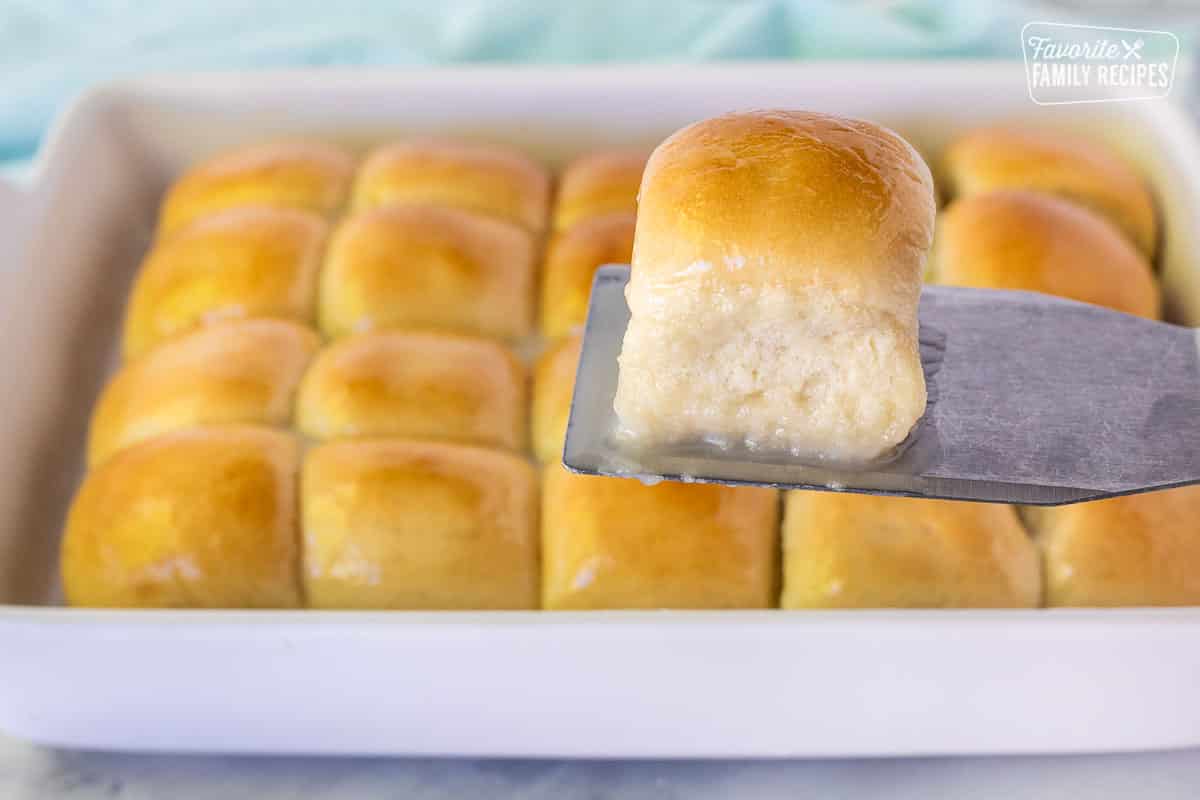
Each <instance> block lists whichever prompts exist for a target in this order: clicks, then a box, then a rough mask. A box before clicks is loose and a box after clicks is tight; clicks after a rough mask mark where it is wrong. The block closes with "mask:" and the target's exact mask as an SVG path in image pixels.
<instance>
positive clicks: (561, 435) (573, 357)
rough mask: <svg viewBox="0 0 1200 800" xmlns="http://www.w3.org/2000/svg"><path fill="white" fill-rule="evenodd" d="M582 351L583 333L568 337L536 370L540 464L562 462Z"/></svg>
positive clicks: (536, 439) (536, 435) (535, 415)
mask: <svg viewBox="0 0 1200 800" xmlns="http://www.w3.org/2000/svg"><path fill="white" fill-rule="evenodd" d="M582 349H583V335H582V334H579V333H575V334H572V335H570V336H566V337H564V338H562V339H559V340H558V341H557V342H555V343H554V344H553V345H551V346H550V349H548V350H547V351H546V352H545V353H543V354H542V356H541V358H539V359H538V362H537V364H536V366H535V367H534V371H533V414H532V417H533V419H532V428H533V454H534V455H535V456H537V459H538V460H539V461H543V462H547V463H549V462H560V461H562V450H563V441H564V440H565V439H566V437H567V419H568V418H569V417H570V416H571V397H572V395H573V394H574V392H575V371H576V370H577V369H578V368H579V354H580V352H581V351H582Z"/></svg>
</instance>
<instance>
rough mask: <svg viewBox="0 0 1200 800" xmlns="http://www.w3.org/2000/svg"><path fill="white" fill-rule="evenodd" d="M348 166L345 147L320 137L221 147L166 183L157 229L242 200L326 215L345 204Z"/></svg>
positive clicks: (167, 229)
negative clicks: (214, 154) (169, 185)
mask: <svg viewBox="0 0 1200 800" xmlns="http://www.w3.org/2000/svg"><path fill="white" fill-rule="evenodd" d="M353 171H354V159H353V158H352V157H351V156H350V155H349V154H348V153H346V152H345V151H343V150H342V149H341V148H338V147H335V146H334V145H330V144H326V143H323V142H308V141H286V142H266V143H262V144H256V145H251V146H248V147H243V148H240V149H237V150H231V151H229V152H225V153H221V154H220V155H218V156H215V157H214V158H212V159H209V160H208V161H205V162H203V163H201V164H198V165H196V166H194V167H192V168H191V169H189V170H188V171H187V172H185V173H184V174H183V175H182V176H180V177H179V178H178V179H177V180H176V181H175V183H173V184H172V185H171V188H170V189H169V190H168V192H167V196H166V198H165V199H164V200H163V204H162V209H161V212H160V214H159V225H158V230H159V235H160V236H167V235H169V234H172V233H174V232H175V231H177V230H179V229H180V228H182V227H184V226H185V225H187V224H188V223H190V222H193V221H194V220H197V219H199V218H201V217H205V216H211V215H212V214H214V213H216V212H218V211H225V210H228V209H231V208H241V207H244V206H268V207H274V208H298V209H303V210H307V211H313V212H315V213H317V214H321V215H330V214H333V213H334V212H336V211H338V210H339V209H341V207H342V206H343V205H344V204H345V202H346V198H347V196H348V194H349V190H350V179H351V177H352V176H353Z"/></svg>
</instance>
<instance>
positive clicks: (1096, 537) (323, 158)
mask: <svg viewBox="0 0 1200 800" xmlns="http://www.w3.org/2000/svg"><path fill="white" fill-rule="evenodd" d="M646 155H647V154H646V153H645V152H642V151H636V150H612V151H602V152H596V153H590V154H586V155H584V156H582V157H579V158H577V159H576V160H574V161H572V162H571V163H569V164H568V165H567V166H566V168H565V169H564V170H563V171H562V173H561V174H560V175H559V176H558V179H557V181H555V180H554V179H553V178H552V176H551V175H550V174H549V172H548V171H547V170H546V169H545V167H544V166H543V165H541V164H539V163H537V162H535V161H533V160H532V159H530V158H528V157H527V156H525V155H524V154H521V153H518V152H515V151H512V150H510V149H506V148H500V147H493V146H482V145H476V144H466V143H461V142H447V141H434V140H413V141H405V142H401V143H396V144H390V145H386V146H383V147H380V148H378V149H376V150H375V151H373V152H371V153H369V154H367V156H366V157H365V158H364V159H362V160H361V162H359V161H357V160H356V159H355V158H353V157H352V156H351V155H349V154H348V153H346V152H344V151H342V150H341V149H339V148H336V147H333V146H330V145H326V144H321V143H314V142H283V143H271V144H267V145H261V146H255V147H250V148H245V149H242V150H237V151H233V152H230V153H226V154H223V155H219V156H218V157H216V158H215V159H213V160H211V161H209V162H206V163H204V164H201V165H199V166H197V167H195V168H193V169H191V170H190V171H188V172H186V173H185V174H184V175H183V176H182V177H181V178H180V179H179V180H177V181H176V182H175V183H174V184H173V185H172V186H171V187H170V188H169V190H168V191H167V194H166V196H165V199H164V201H163V204H162V207H161V210H160V216H159V223H158V231H157V235H156V239H155V243H154V245H153V247H152V248H151V250H150V252H149V253H148V255H147V256H146V258H145V260H144V262H143V264H142V266H141V268H140V270H139V273H138V275H137V278H136V281H135V284H134V288H133V291H132V294H131V297H130V301H129V304H128V308H127V313H126V320H125V328H124V337H123V343H122V354H123V363H122V366H121V368H120V370H119V371H118V372H117V374H116V375H115V376H114V378H113V379H112V380H111V382H110V383H109V385H108V386H107V387H106V388H105V390H104V392H103V393H102V395H101V397H100V399H99V400H98V402H97V405H96V408H95V411H94V414H93V418H92V423H91V427H90V431H89V441H88V455H87V461H88V465H89V471H88V473H87V475H86V477H85V479H84V481H83V484H82V486H81V488H80V490H79V492H78V494H77V496H76V499H75V501H74V503H73V505H72V508H71V510H70V514H69V517H68V521H67V530H66V533H65V537H64V541H63V547H62V576H63V586H64V590H65V595H66V599H67V601H68V602H69V603H71V604H74V605H82V606H103V607H191V608H221V607H225V608H296V607H308V608H323V609H348V608H357V609H529V608H539V607H540V608H546V609H622V608H771V607H782V608H787V609H803V608H869V607H1037V606H1119V605H1191V604H1200V525H1198V524H1197V522H1196V520H1198V519H1200V489H1192V488H1184V489H1175V490H1169V491H1164V492H1157V493H1153V494H1147V495H1137V496H1131V497H1125V498H1118V499H1113V500H1106V501H1099V502H1093V503H1086V504H1081V505H1075V506H1067V507H1059V508H1052V509H1018V508H1014V507H1010V506H1003V505H990V504H972V503H955V502H948V501H935V500H913V499H898V498H880V497H867V496H861V495H852V494H843V493H818V492H793V493H787V494H784V495H781V494H780V493H779V492H776V491H774V490H770V489H759V488H747V487H737V488H735V487H726V486H715V485H699V484H678V483H660V484H657V485H654V486H646V485H643V484H641V483H639V482H637V481H635V480H628V479H615V478H599V477H586V476H580V475H575V474H571V473H569V472H567V471H566V470H565V469H564V468H563V467H562V466H561V464H560V463H559V461H560V458H561V451H562V441H563V437H564V434H565V429H566V422H567V416H568V412H569V408H570V400H571V394H572V390H573V381H574V376H575V369H576V366H577V363H578V358H579V352H580V346H581V339H580V327H581V325H582V323H583V321H584V318H585V316H586V311H587V302H588V294H589V290H590V285H591V280H592V275H593V273H594V271H595V269H596V267H598V266H599V265H601V264H605V263H614V262H615V263H628V262H629V260H630V255H631V251H632V247H633V232H634V225H635V210H636V194H637V188H638V185H639V182H640V177H641V172H642V168H643V166H644V163H645V157H646ZM943 155H944V157H943V158H942V159H941V160H940V161H939V162H938V166H939V172H940V183H941V189H942V190H943V195H944V196H945V197H946V198H947V200H948V204H947V205H946V207H945V208H944V209H943V211H942V212H941V214H940V215H939V220H938V227H937V234H936V236H935V244H934V250H933V254H932V257H931V259H930V262H929V269H928V279H929V280H931V281H934V282H939V283H945V284H952V285H963V286H980V287H992V288H1011V289H1028V290H1034V291H1043V292H1049V293H1052V294H1057V295H1061V296H1065V297H1070V298H1073V299H1077V300H1082V301H1085V302H1091V303H1097V304H1101V305H1105V306H1109V307H1112V308H1116V309H1118V310H1121V311H1125V312H1128V313H1132V314H1139V315H1142V316H1146V317H1157V316H1158V315H1159V313H1160V308H1161V302H1160V297H1159V290H1158V286H1157V282H1156V280H1155V276H1154V272H1153V269H1152V263H1153V259H1154V257H1155V249H1156V247H1157V242H1158V239H1159V231H1158V221H1157V217H1156V213H1155V207H1154V201H1153V197H1152V194H1151V192H1150V191H1149V188H1148V187H1147V186H1146V185H1145V183H1144V181H1143V180H1142V178H1141V176H1139V175H1138V174H1137V173H1136V172H1135V171H1134V170H1133V169H1132V168H1131V167H1130V166H1129V165H1127V164H1126V163H1124V162H1123V161H1121V160H1120V159H1119V158H1118V157H1117V156H1116V155H1115V154H1113V153H1111V152H1109V151H1107V150H1106V149H1104V148H1103V147H1100V146H1099V145H1097V144H1094V143H1092V142H1090V141H1086V140H1081V139H1078V138H1076V137H1073V136H1068V135H1065V134H1062V133H1043V132H1037V131H1028V130H1018V129H1007V128H995V129H981V130H979V131H976V132H972V133H969V134H967V135H965V136H963V137H961V138H960V139H958V140H957V141H955V142H953V143H952V144H951V146H950V147H949V148H948V149H947V150H946V152H945V153H944V154H943ZM532 340H536V341H538V342H539V343H540V344H539V346H538V347H537V350H538V351H540V352H539V354H538V355H537V356H536V358H533V359H532V363H530V359H527V358H526V355H528V353H529V351H530V347H529V344H530V342H531V341H532Z"/></svg>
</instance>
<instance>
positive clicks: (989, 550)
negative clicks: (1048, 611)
mask: <svg viewBox="0 0 1200 800" xmlns="http://www.w3.org/2000/svg"><path fill="white" fill-rule="evenodd" d="M1040 601H1041V574H1040V569H1039V563H1038V553H1037V549H1036V547H1035V546H1034V544H1033V542H1032V541H1031V540H1030V538H1029V536H1028V535H1027V534H1026V532H1025V530H1024V528H1023V527H1022V526H1021V523H1020V521H1019V520H1018V518H1017V515H1016V512H1015V511H1014V509H1013V508H1012V507H1011V506H1006V505H997V504H988V503H963V502H953V501H948V500H918V499H910V498H897V497H873V496H869V495H853V494H843V493H839V492H808V491H796V492H789V493H788V494H787V498H786V501H785V512H784V522H783V594H782V600H781V606H782V607H783V608H785V609H805V608H1032V607H1035V606H1037V605H1039V604H1040Z"/></svg>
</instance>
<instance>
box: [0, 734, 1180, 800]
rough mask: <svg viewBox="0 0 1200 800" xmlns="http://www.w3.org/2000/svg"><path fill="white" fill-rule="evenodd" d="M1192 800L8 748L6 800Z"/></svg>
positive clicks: (1097, 785)
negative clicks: (387, 799)
mask: <svg viewBox="0 0 1200 800" xmlns="http://www.w3.org/2000/svg"><path fill="white" fill-rule="evenodd" d="M798 790H801V791H803V793H804V795H805V796H810V797H821V798H841V797H847V798H851V797H852V798H856V799H858V798H861V799H863V800H868V799H869V798H876V797H879V798H883V797H886V798H889V800H908V799H909V798H911V799H912V800H929V798H935V797H952V798H978V799H979V800H986V799H990V798H996V799H997V800H1001V799H1002V800H1013V799H1014V798H1025V797H1071V798H1073V799H1074V800H1090V798H1131V797H1137V798H1139V800H1159V799H1160V798H1193V797H1196V796H1197V794H1198V791H1200V750H1182V751H1175V752H1156V753H1136V754H1128V755H1108V756H1102V755H1101V756H1062V757H1045V756H1031V757H1019V758H919V759H873V760H858V759H845V760H811V761H757V762H754V761H721V762H712V761H708V762H698V761H696V762H679V761H676V762H661V761H636V762H621V761H477V760H461V759H364V758H266V757H216V756H158V755H123V754H108V753H77V752H60V751H54V750H47V749H42V748H37V747H34V746H32V745H28V744H25V743H24V742H19V741H16V740H14V739H8V738H3V737H0V798H4V799H5V800H24V799H25V798H31V799H32V798H37V800H48V799H49V798H64V799H69V800H74V799H76V798H77V799H78V800H89V799H90V798H126V799H128V800H142V799H143V798H171V800H190V799H191V798H221V799H222V800H238V798H255V800H283V798H292V797H305V798H314V799H315V800H322V799H324V798H329V799H332V798H339V799H341V798H356V797H384V796H387V797H405V798H414V799H415V798H452V797H471V798H489V799H490V800H504V799H505V798H527V799H528V800H537V799H538V798H548V799H549V798H553V799H554V800H572V798H587V800H598V799H599V798H609V797H612V798H631V799H632V798H651V797H654V798H688V800H706V799H707V798H731V797H736V798H738V799H739V800H751V799H752V798H775V797H779V798H783V797H788V798H794V797H797V796H799V795H798V793H797V791H798Z"/></svg>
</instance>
